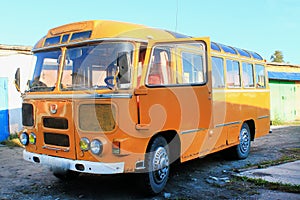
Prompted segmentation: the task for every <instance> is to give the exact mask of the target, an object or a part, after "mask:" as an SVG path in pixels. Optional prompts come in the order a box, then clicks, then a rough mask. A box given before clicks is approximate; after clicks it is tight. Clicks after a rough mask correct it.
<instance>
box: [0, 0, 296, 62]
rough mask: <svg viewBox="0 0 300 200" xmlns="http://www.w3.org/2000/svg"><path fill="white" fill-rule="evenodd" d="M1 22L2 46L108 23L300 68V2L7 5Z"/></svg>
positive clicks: (36, 0) (27, 1) (85, 0)
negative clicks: (73, 25) (66, 27)
mask: <svg viewBox="0 0 300 200" xmlns="http://www.w3.org/2000/svg"><path fill="white" fill-rule="evenodd" d="M177 2H178V12H176V10H177ZM176 13H177V19H178V20H177V29H176ZM0 17H1V21H0V26H1V31H0V38H1V39H0V44H14V45H31V46H33V45H34V44H35V43H36V42H37V41H38V40H39V39H40V38H41V37H42V36H44V35H45V34H46V33H47V30H48V29H50V28H53V27H56V26H60V25H63V24H66V23H70V22H76V21H83V20H90V19H109V20H117V21H126V22H132V23H138V24H144V25H147V26H151V27H157V28H164V29H169V30H172V31H175V29H176V31H177V32H180V33H183V34H187V35H191V36H209V37H211V39H212V40H213V41H216V42H220V43H224V44H228V45H231V46H236V47H240V48H244V49H247V50H252V51H256V52H258V53H260V54H261V55H262V56H263V57H264V58H265V59H267V60H270V56H271V55H272V54H273V53H274V52H275V50H280V51H282V52H283V55H284V60H285V61H286V62H290V63H293V64H300V1H299V0H251V1H246V0H244V1H243V0H205V1H204V0H152V1H142V0H139V1H136V0H105V1H102V0H94V1H93V0H73V1H70V0H51V1H41V0H9V1H3V2H1V12H0Z"/></svg>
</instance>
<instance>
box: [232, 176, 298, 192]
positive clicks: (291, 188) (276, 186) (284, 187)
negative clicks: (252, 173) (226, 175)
mask: <svg viewBox="0 0 300 200" xmlns="http://www.w3.org/2000/svg"><path fill="white" fill-rule="evenodd" d="M235 180H236V181H238V180H241V181H247V182H251V183H253V184H254V185H256V186H260V187H264V188H267V189H270V190H279V191H283V192H291V193H300V185H292V184H284V183H272V182H268V181H266V180H263V179H261V178H259V179H254V178H248V177H235Z"/></svg>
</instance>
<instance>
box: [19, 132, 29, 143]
mask: <svg viewBox="0 0 300 200" xmlns="http://www.w3.org/2000/svg"><path fill="white" fill-rule="evenodd" d="M19 139H20V142H21V144H23V145H27V144H28V135H27V133H26V132H23V133H21V135H20V137H19Z"/></svg>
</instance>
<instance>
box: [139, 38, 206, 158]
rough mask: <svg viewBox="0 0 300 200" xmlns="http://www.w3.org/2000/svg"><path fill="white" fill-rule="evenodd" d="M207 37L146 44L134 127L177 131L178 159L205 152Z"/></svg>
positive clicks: (148, 130)
mask: <svg viewBox="0 0 300 200" xmlns="http://www.w3.org/2000/svg"><path fill="white" fill-rule="evenodd" d="M207 44H210V43H209V39H208V38H202V39H193V38H190V39H177V40H172V41H156V42H151V43H149V45H148V48H147V52H146V59H145V66H148V67H144V69H143V74H144V76H143V77H142V80H141V86H140V87H139V88H138V89H136V91H135V95H136V96H137V99H138V102H139V122H138V124H137V126H136V129H138V130H141V131H144V132H145V134H146V133H148V134H146V135H148V136H151V135H153V134H155V133H158V132H162V131H170V130H171V131H177V133H178V134H179V137H180V139H181V155H182V156H181V160H182V161H185V160H190V159H192V158H194V157H197V156H199V155H200V154H201V152H206V151H208V149H207V147H206V146H205V145H202V144H204V143H203V141H204V140H205V139H206V137H207V133H208V129H209V127H210V119H211V86H210V84H209V79H208V65H207V63H208V60H207V57H208V54H209V53H210V52H207V47H206V45H207Z"/></svg>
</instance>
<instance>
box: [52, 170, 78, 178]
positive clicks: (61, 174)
mask: <svg viewBox="0 0 300 200" xmlns="http://www.w3.org/2000/svg"><path fill="white" fill-rule="evenodd" d="M52 171H53V175H54V176H55V177H56V178H58V179H60V180H63V181H69V180H74V179H76V178H77V177H78V176H79V174H80V173H79V172H75V171H71V170H66V171H63V170H57V169H56V170H52Z"/></svg>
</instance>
